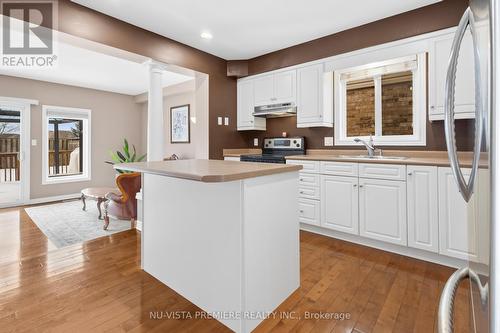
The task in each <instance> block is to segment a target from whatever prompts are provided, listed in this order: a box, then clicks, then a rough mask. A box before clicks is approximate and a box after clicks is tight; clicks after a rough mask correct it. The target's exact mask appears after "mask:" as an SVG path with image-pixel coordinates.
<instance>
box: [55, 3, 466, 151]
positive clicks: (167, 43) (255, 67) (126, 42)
mask: <svg viewBox="0 0 500 333" xmlns="http://www.w3.org/2000/svg"><path fill="white" fill-rule="evenodd" d="M466 6H467V1H466V0H444V1H442V2H440V3H437V4H434V5H431V6H427V7H423V8H420V9H416V10H413V11H410V12H407V13H403V14H400V15H396V16H393V17H389V18H386V19H383V20H380V21H376V22H373V23H370V24H367V25H364V26H360V27H356V28H353V29H349V30H346V31H343V32H340V33H337V34H333V35H330V36H326V37H323V38H320V39H317V40H314V41H310V42H307V43H304V44H300V45H297V46H294V47H290V48H287V49H284V50H280V51H277V52H273V53H270V54H267V55H263V56H260V57H257V58H254V59H250V60H249V62H248V71H249V74H250V75H252V74H256V73H261V72H265V71H270V70H274V69H278V68H283V67H287V66H291V65H296V64H300V63H303V62H307V61H312V60H316V59H321V58H325V57H329V56H333V55H336V54H341V53H344V52H349V51H353V50H357V49H361V48H365V47H369V46H373V45H377V44H381V43H386V42H390V41H394V40H398V39H402V38H407V37H411V36H415V35H419V34H423V33H427V32H431V31H435V30H440V29H444V28H448V27H451V26H454V25H456V24H457V23H458V21H459V18H460V16H461V14H462V13H463V11H464V10H465V8H466ZM59 30H60V31H62V32H65V33H68V34H71V35H74V36H78V37H82V38H86V39H89V40H92V41H95V42H99V43H102V44H106V45H110V46H113V47H117V48H120V49H124V50H127V51H130V52H134V53H138V54H141V55H144V56H148V57H151V58H153V59H156V60H159V61H163V62H166V63H169V64H174V65H179V66H183V67H186V68H190V69H193V70H196V71H200V72H203V73H206V74H209V75H210V79H209V145H210V158H221V157H222V149H223V148H237V147H249V146H251V142H252V139H253V138H254V137H259V138H263V137H265V136H271V135H278V134H281V132H282V131H287V132H289V133H290V134H292V135H303V136H305V137H306V138H307V142H308V146H309V147H311V148H323V137H324V136H332V135H333V130H332V129H328V128H310V129H297V128H296V126H295V123H294V121H295V119H294V118H288V119H271V120H268V126H267V128H268V130H267V131H266V132H245V133H239V132H237V131H236V80H235V79H234V78H229V77H227V62H226V60H224V59H221V58H218V57H216V56H213V55H210V54H208V53H205V52H202V51H199V50H196V49H194V48H192V47H189V46H187V45H184V44H181V43H179V42H176V41H173V40H171V39H168V38H165V37H163V36H160V35H157V34H154V33H152V32H150V31H147V30H144V29H141V28H138V27H136V26H133V25H131V24H128V23H125V22H123V21H120V20H117V19H115V18H112V17H109V16H107V15H104V14H102V13H99V12H96V11H93V10H91V9H88V8H86V7H83V6H80V5H78V4H75V3H72V2H71V1H69V0H59ZM218 116H229V117H230V118H231V121H230V126H218V125H217V117H218ZM472 123H473V122H471V121H467V120H466V121H460V122H458V123H457V133H460V137H459V138H457V144H458V146H459V149H461V150H469V149H470V148H471V147H472V144H471V143H470V142H469V140H468V139H463V138H464V137H465V136H466V135H468V134H470V132H469V131H471V124H472ZM442 127H443V123H442V122H436V123H434V124H432V125H430V124H429V125H428V126H427V141H428V144H427V147H424V148H418V149H429V150H431V149H437V150H444V149H445V145H444V139H443V138H444V134H443V128H442ZM472 130H473V129H472ZM399 148H401V147H399Z"/></svg>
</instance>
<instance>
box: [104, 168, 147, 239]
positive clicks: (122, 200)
mask: <svg viewBox="0 0 500 333" xmlns="http://www.w3.org/2000/svg"><path fill="white" fill-rule="evenodd" d="M116 185H117V186H118V189H120V192H121V195H117V194H115V193H107V194H106V199H108V200H107V201H106V202H105V204H104V230H106V229H108V225H109V218H110V217H113V218H116V219H120V220H125V219H130V227H131V228H134V224H135V219H136V218H137V200H136V199H135V195H136V194H137V192H139V191H140V190H141V174H140V173H137V172H134V173H123V174H121V175H119V176H118V177H116Z"/></svg>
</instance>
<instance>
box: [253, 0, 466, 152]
mask: <svg viewBox="0 0 500 333" xmlns="http://www.w3.org/2000/svg"><path fill="white" fill-rule="evenodd" d="M467 5H468V1H467V0H444V1H442V2H439V3H437V4H434V5H430V6H426V7H422V8H419V9H416V10H413V11H410V12H406V13H403V14H400V15H396V16H392V17H389V18H386V19H383V20H380V21H376V22H372V23H369V24H366V25H363V26H359V27H356V28H353V29H349V30H345V31H342V32H339V33H336V34H333V35H329V36H326V37H323V38H319V39H316V40H313V41H310V42H307V43H303V44H300V45H296V46H292V47H290V48H286V49H283V50H279V51H276V52H273V53H269V54H266V55H263V56H260V57H257V58H253V59H250V60H249V61H248V69H249V75H254V74H258V73H262V72H267V71H271V70H276V69H279V68H284V67H288V66H293V65H297V64H301V63H304V62H308V61H313V60H317V59H322V58H326V57H330V56H334V55H337V54H342V53H345V52H350V51H355V50H358V49H362V48H366V47H370V46H374V45H378V44H382V43H387V42H391V41H395V40H399V39H403V38H408V37H412V36H416V35H420V34H424V33H428V32H432V31H436V30H441V29H445V28H449V27H452V26H456V25H457V24H458V22H459V21H460V17H461V16H462V14H463V12H464V11H465V9H466V8H467ZM443 126H444V125H443V122H442V121H437V122H434V123H430V122H427V145H426V146H425V147H386V148H387V149H402V148H404V149H414V150H446V143H445V141H444V128H443ZM473 126H474V121H473V120H458V121H457V122H456V132H457V134H458V135H457V147H458V149H459V150H462V151H463V150H472V148H473V142H472V137H473V134H472V133H473V131H474V127H473ZM282 132H287V133H288V134H289V135H292V136H295V135H297V136H304V137H306V142H307V146H308V147H309V148H325V147H324V145H323V140H324V139H323V138H324V137H325V136H333V129H331V128H307V129H299V128H297V127H296V125H295V118H286V119H285V118H276V119H268V120H267V131H265V132H256V131H251V132H246V133H245V134H244V135H245V136H246V142H247V144H248V145H250V144H251V143H252V142H253V138H260V139H262V138H264V137H267V136H275V135H281V133H282ZM335 148H336V149H342V148H349V149H352V147H342V146H335Z"/></svg>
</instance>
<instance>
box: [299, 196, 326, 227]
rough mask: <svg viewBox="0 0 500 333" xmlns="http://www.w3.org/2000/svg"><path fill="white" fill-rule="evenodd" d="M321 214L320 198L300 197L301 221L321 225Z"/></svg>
mask: <svg viewBox="0 0 500 333" xmlns="http://www.w3.org/2000/svg"><path fill="white" fill-rule="evenodd" d="M320 214H321V212H320V204H319V201H318V200H312V199H304V198H299V221H300V222H301V223H306V224H311V225H316V226H319V225H320V222H319V221H320Z"/></svg>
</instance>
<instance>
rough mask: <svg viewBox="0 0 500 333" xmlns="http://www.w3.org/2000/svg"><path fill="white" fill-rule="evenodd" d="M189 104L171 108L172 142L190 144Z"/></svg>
mask: <svg viewBox="0 0 500 333" xmlns="http://www.w3.org/2000/svg"><path fill="white" fill-rule="evenodd" d="M189 123H190V122H189V104H186V105H179V106H173V107H171V108H170V142H171V143H189V142H190V133H189V131H190V124H189Z"/></svg>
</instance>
